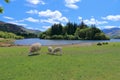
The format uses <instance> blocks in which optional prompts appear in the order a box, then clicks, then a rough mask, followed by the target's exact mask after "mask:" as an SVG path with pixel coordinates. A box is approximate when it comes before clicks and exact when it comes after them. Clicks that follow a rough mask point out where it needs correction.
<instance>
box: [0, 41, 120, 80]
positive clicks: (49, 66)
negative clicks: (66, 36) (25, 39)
mask: <svg viewBox="0 0 120 80" xmlns="http://www.w3.org/2000/svg"><path fill="white" fill-rule="evenodd" d="M40 53H41V54H40V55H37V56H27V55H28V47H27V46H17V47H0V80H120V43H109V44H108V45H103V46H97V45H92V46H79V45H77V46H74V45H71V46H63V55H62V56H55V55H48V54H46V53H47V47H46V46H44V47H42V49H41V51H40Z"/></svg>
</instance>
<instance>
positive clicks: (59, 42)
mask: <svg viewBox="0 0 120 80" xmlns="http://www.w3.org/2000/svg"><path fill="white" fill-rule="evenodd" d="M36 42H38V43H41V44H42V45H43V46H45V45H65V44H80V43H95V42H120V39H111V40H44V39H39V38H30V39H22V40H16V41H15V42H14V44H16V45H31V44H33V43H36Z"/></svg>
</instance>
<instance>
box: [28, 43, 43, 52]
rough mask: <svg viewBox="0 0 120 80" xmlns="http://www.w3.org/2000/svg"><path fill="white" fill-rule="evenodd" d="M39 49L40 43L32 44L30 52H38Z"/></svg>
mask: <svg viewBox="0 0 120 80" xmlns="http://www.w3.org/2000/svg"><path fill="white" fill-rule="evenodd" d="M40 47H41V44H40V43H34V44H32V45H31V47H30V49H31V50H30V51H31V52H32V51H36V50H39V49H40Z"/></svg>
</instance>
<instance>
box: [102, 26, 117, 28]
mask: <svg viewBox="0 0 120 80" xmlns="http://www.w3.org/2000/svg"><path fill="white" fill-rule="evenodd" d="M115 27H118V26H104V28H105V29H110V28H115Z"/></svg>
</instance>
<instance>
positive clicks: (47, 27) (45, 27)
mask: <svg viewBox="0 0 120 80" xmlns="http://www.w3.org/2000/svg"><path fill="white" fill-rule="evenodd" d="M50 27H51V26H42V28H44V29H49V28H50Z"/></svg>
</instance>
